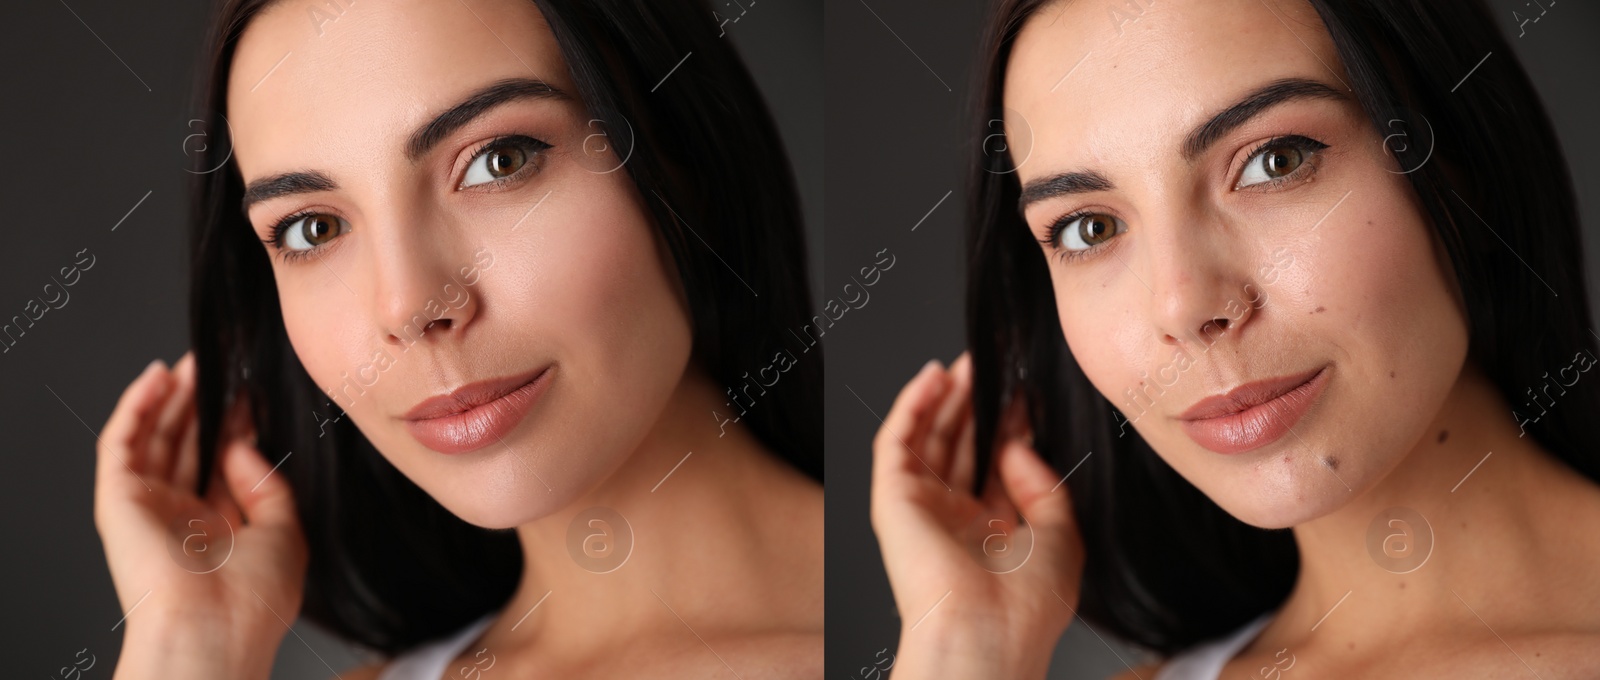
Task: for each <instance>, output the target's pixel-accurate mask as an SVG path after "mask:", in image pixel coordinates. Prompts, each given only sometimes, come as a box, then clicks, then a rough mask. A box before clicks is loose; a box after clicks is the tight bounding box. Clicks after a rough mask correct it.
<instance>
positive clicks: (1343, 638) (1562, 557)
mask: <svg viewBox="0 0 1600 680" xmlns="http://www.w3.org/2000/svg"><path fill="white" fill-rule="evenodd" d="M1556 408H1560V405H1557V406H1556ZM1520 434H1521V430H1520V428H1519V427H1518V425H1517V422H1516V421H1515V420H1514V419H1513V416H1512V409H1511V407H1510V405H1509V404H1507V403H1506V401H1505V399H1504V398H1503V397H1502V396H1501V395H1500V393H1499V391H1498V390H1497V389H1496V388H1495V386H1494V385H1493V384H1492V383H1491V382H1490V381H1489V380H1488V379H1487V377H1486V376H1484V375H1483V373H1482V372H1481V371H1479V370H1477V369H1476V367H1475V365H1474V364H1473V363H1471V362H1468V363H1467V364H1466V366H1465V367H1464V368H1463V370H1462V373H1461V377H1460V378H1459V379H1458V380H1457V383H1456V385H1455V388H1454V389H1453V390H1452V392H1451V394H1450V396H1449V398H1448V399H1447V400H1446V402H1445V405H1444V407H1443V408H1441V409H1440V412H1439V414H1438V415H1437V416H1436V418H1435V419H1434V422H1433V423H1432V424H1431V425H1430V426H1429V427H1428V429H1427V430H1426V432H1425V434H1424V435H1423V436H1422V438H1421V439H1420V440H1419V441H1418V443H1417V444H1416V446H1415V448H1414V449H1413V450H1412V451H1411V453H1410V454H1409V455H1408V456H1406V458H1405V459H1404V460H1403V461H1402V462H1401V463H1400V464H1399V465H1398V466H1397V467H1396V468H1395V469H1394V470H1393V471H1391V472H1390V473H1389V474H1388V475H1386V476H1385V477H1384V478H1383V479H1382V481H1380V482H1379V483H1378V484H1377V485H1375V486H1373V487H1372V488H1370V489H1368V490H1366V491H1365V492H1363V493H1361V494H1360V495H1359V496H1357V497H1356V498H1354V499H1353V500H1351V501H1350V502H1349V503H1348V504H1346V505H1345V506H1343V507H1341V508H1340V509H1339V510H1338V511H1336V512H1334V513H1332V514H1330V515H1326V516H1323V517H1320V518H1318V519H1316V520H1313V521H1311V522H1307V523H1304V524H1301V525H1298V526H1296V527H1295V528H1294V535H1295V541H1296V543H1297V544H1298V546H1299V550H1300V574H1299V579H1298V581H1297V582H1296V584H1295V587H1294V590H1293V592H1292V593H1291V595H1290V597H1289V600H1288V601H1287V602H1286V603H1285V605H1284V607H1283V608H1282V610H1281V613H1280V616H1279V617H1278V620H1276V621H1274V623H1273V625H1272V626H1271V628H1270V629H1269V634H1264V635H1263V636H1262V639H1261V640H1260V641H1258V644H1267V645H1271V646H1273V649H1277V648H1279V647H1282V646H1290V647H1292V646H1294V645H1295V644H1304V645H1312V644H1314V645H1318V646H1320V645H1323V644H1337V645H1338V646H1339V647H1340V648H1341V649H1342V648H1344V647H1345V646H1346V645H1348V644H1355V645H1361V646H1362V647H1363V648H1364V649H1373V648H1374V646H1377V647H1382V646H1383V645H1385V644H1395V643H1399V642H1400V641H1401V640H1402V639H1405V638H1406V637H1408V636H1410V635H1414V634H1420V635H1426V634H1428V633H1430V632H1438V631H1440V630H1442V629H1444V628H1446V627H1450V626H1461V625H1469V626H1472V627H1473V628H1472V629H1473V630H1481V629H1482V627H1483V626H1486V625H1488V621H1487V618H1485V619H1484V620H1479V619H1480V617H1489V616H1490V615H1491V614H1492V617H1493V620H1494V626H1493V630H1495V631H1497V632H1500V633H1503V632H1505V631H1506V630H1517V629H1521V630H1526V629H1527V628H1529V627H1531V626H1534V625H1538V624H1541V623H1543V624H1550V623H1552V622H1553V620H1554V619H1555V617H1556V616H1557V615H1558V612H1560V611H1563V608H1562V606H1561V602H1560V600H1561V598H1562V597H1563V596H1562V595H1561V594H1560V593H1561V592H1562V591H1563V590H1567V592H1568V596H1571V595H1573V594H1577V592H1579V590H1578V589H1580V588H1582V589H1585V591H1586V592H1593V591H1594V590H1595V586H1594V585H1592V584H1591V585H1588V586H1586V587H1585V586H1583V584H1582V583H1581V580H1580V579H1581V577H1580V578H1573V577H1574V575H1577V574H1582V573H1585V572H1586V571H1590V570H1574V569H1573V568H1572V567H1571V565H1573V564H1575V563H1583V562H1590V563H1592V560H1593V559H1594V558H1595V556H1596V552H1597V551H1596V550H1595V548H1593V547H1592V545H1593V541H1592V539H1591V538H1588V537H1581V536H1579V535H1578V534H1577V532H1575V531H1573V527H1582V526H1594V522H1595V521H1600V487H1596V486H1595V485H1594V484H1593V483H1592V482H1590V481H1589V480H1587V479H1586V478H1584V477H1582V476H1581V475H1579V474H1578V473H1576V472H1575V471H1573V470H1572V469H1571V468H1569V467H1567V466H1566V465H1564V464H1563V463H1561V462H1560V461H1558V460H1556V459H1555V458H1554V457H1553V456H1551V455H1550V454H1549V453H1548V452H1546V451H1545V450H1543V449H1542V448H1541V447H1540V446H1539V444H1538V443H1537V442H1535V441H1534V440H1533V438H1532V437H1529V436H1519V435H1520ZM1580 518H1587V520H1586V521H1584V520H1580ZM1430 534H1431V540H1430V539H1428V538H1427V536H1429V535H1430ZM1424 556H1425V557H1426V559H1425V560H1423V559H1422V558H1423V557H1424ZM1419 564H1420V566H1418V565H1419ZM1397 572H1405V573H1397ZM1567 584H1571V585H1572V589H1566V588H1564V587H1562V586H1564V585H1567ZM1486 612H1488V613H1486ZM1313 628H1315V632H1313ZM1457 630H1462V629H1460V628H1457ZM1253 647H1256V646H1254V645H1253Z"/></svg>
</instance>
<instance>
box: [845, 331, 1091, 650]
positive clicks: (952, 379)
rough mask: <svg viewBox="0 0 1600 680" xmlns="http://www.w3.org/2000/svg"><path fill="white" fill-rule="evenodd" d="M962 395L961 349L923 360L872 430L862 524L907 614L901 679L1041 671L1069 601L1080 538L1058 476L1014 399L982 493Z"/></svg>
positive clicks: (968, 407) (1072, 604) (968, 377)
mask: <svg viewBox="0 0 1600 680" xmlns="http://www.w3.org/2000/svg"><path fill="white" fill-rule="evenodd" d="M971 394H972V361H971V358H970V357H969V356H968V355H966V354H962V355H961V357H960V358H959V359H957V360H956V362H955V363H954V364H953V365H952V366H951V368H950V370H949V371H945V370H944V369H943V368H942V367H940V366H939V365H938V362H936V361H930V362H928V365H927V366H924V367H923V369H922V371H921V372H920V373H918V374H917V375H916V377H914V378H912V379H911V382H909V383H907V384H906V386H905V387H904V388H903V389H902V390H901V391H900V396H899V397H897V398H896V399H895V402H894V406H893V407H892V408H891V409H890V410H889V415H888V417H886V418H885V419H884V422H883V427H882V428H880V429H879V430H878V434H877V437H876V438H875V439H874V440H873V466H872V526H873V529H874V530H875V531H876V532H877V535H878V544H879V546H880V547H881V549H882V552H883V560H884V565H885V566H886V568H887V569H888V573H889V585H890V586H891V587H892V588H893V589H894V597H895V603H896V605H897V606H898V608H899V610H900V618H901V621H902V625H903V628H902V631H901V635H900V648H899V651H898V653H897V655H896V662H895V667H894V673H895V676H896V677H897V678H898V679H899V680H912V679H920V678H931V677H938V678H994V677H1005V678H1030V677H1031V678H1043V677H1044V675H1045V672H1046V671H1047V669H1048V667H1049V663H1050V655H1051V652H1052V651H1053V650H1054V649H1055V645H1056V641H1057V639H1058V638H1059V637H1060V636H1061V633H1062V632H1063V631H1065V630H1066V627H1067V624H1068V623H1070V622H1071V620H1072V613H1073V611H1074V610H1075V609H1076V608H1077V605H1078V587H1079V581H1080V579H1081V577H1082V573H1083V545H1082V540H1081V539H1080V537H1079V534H1078V527H1077V523H1076V521H1075V520H1074V518H1073V514H1072V504H1071V503H1070V501H1069V497H1068V492H1067V486H1066V485H1065V484H1061V483H1060V482H1061V481H1062V480H1061V478H1060V476H1059V474H1058V473H1057V472H1055V471H1054V470H1053V469H1051V468H1050V466H1049V465H1047V464H1046V463H1045V462H1044V460H1043V459H1041V458H1040V457H1039V455H1038V454H1037V453H1035V452H1034V450H1033V446H1032V433H1031V430H1030V428H1029V425H1028V421H1027V417H1026V411H1025V410H1024V408H1023V404H1022V402H1021V400H1020V399H1018V400H1014V401H1013V403H1012V404H1011V408H1010V409H1008V410H1007V412H1006V413H1005V415H1004V417H1003V421H1002V423H1001V427H1000V432H999V436H998V438H997V448H996V449H995V456H994V462H993V467H992V469H991V472H990V474H989V476H988V478H987V481H986V483H985V488H984V490H983V494H982V496H981V497H975V496H974V495H973V494H972V492H971V491H970V490H969V489H970V488H971V487H972V483H973V476H974V475H973V472H974V471H973V468H974V465H975V459H976V454H975V453H974V434H973V419H972V402H971ZM1020 518H1025V520H1026V521H1025V523H1024V522H1019V519H1020Z"/></svg>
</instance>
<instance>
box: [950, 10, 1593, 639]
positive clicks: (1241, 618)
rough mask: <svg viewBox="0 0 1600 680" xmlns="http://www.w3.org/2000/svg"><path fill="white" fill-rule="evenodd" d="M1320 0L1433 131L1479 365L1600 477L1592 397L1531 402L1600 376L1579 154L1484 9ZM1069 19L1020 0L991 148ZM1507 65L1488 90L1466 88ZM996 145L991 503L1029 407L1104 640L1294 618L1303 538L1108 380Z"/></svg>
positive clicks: (1430, 207) (1531, 431)
mask: <svg viewBox="0 0 1600 680" xmlns="http://www.w3.org/2000/svg"><path fill="white" fill-rule="evenodd" d="M1132 1H1134V2H1136V0H1132ZM1310 2H1311V4H1312V5H1313V6H1314V7H1315V9H1316V11H1317V13H1318V14H1319V15H1321V18H1322V22H1323V23H1324V24H1325V26H1326V28H1327V31H1328V33H1329V34H1330V35H1331V37H1332V39H1333V44H1334V46H1335V47H1336V49H1337V50H1338V53H1339V57H1340V59H1341V61H1343V62H1344V65H1345V68H1346V69H1347V71H1348V75H1347V77H1348V82H1349V85H1350V86H1351V87H1352V89H1353V90H1354V92H1355V95H1356V98H1357V99H1358V100H1359V102H1360V104H1361V106H1362V108H1363V109H1364V110H1365V111H1366V112H1367V114H1368V116H1369V118H1370V122H1371V123H1372V125H1373V128H1374V129H1376V130H1380V131H1389V130H1391V127H1390V121H1391V120H1393V119H1394V117H1395V115H1396V114H1397V113H1398V114H1400V115H1402V116H1406V119H1405V122H1406V123H1407V124H1409V125H1411V126H1415V128H1416V129H1417V130H1419V131H1420V130H1422V129H1424V125H1431V126H1432V129H1433V131H1434V133H1433V138H1434V139H1435V140H1436V147H1435V148H1434V149H1433V151H1432V154H1433V155H1432V157H1431V159H1430V158H1428V157H1427V156H1426V155H1425V154H1426V152H1427V151H1428V149H1427V148H1425V147H1424V145H1421V144H1412V145H1406V147H1405V148H1404V149H1403V150H1395V149H1391V150H1392V151H1395V155H1396V157H1397V158H1398V160H1399V162H1400V164H1401V167H1405V168H1417V169H1415V170H1413V171H1412V172H1410V173H1409V174H1408V175H1407V177H1408V178H1409V179H1410V181H1411V188H1412V190H1413V191H1414V192H1415V194H1416V197H1417V198H1418V199H1419V202H1420V204H1421V206H1422V208H1423V210H1424V213H1425V215H1426V216H1427V218H1428V220H1429V222H1430V223H1431V225H1432V227H1433V229H1434V230H1435V232H1436V233H1437V235H1438V237H1439V239H1440V240H1441V241H1442V242H1443V244H1444V248H1445V250H1446V252H1448V254H1449V257H1450V260H1451V262H1453V263H1454V265H1455V274H1456V282H1457V284H1458V285H1459V286H1460V289H1461V292H1462V294H1463V296H1464V298H1465V300H1466V306H1467V316H1468V334H1469V340H1468V345H1469V355H1470V357H1471V360H1473V361H1475V362H1476V363H1477V365H1478V366H1480V367H1481V368H1482V369H1483V370H1484V371H1485V372H1486V373H1487V375H1488V377H1489V378H1490V379H1491V380H1492V381H1493V383H1494V384H1495V385H1496V386H1497V387H1498V389H1499V390H1500V392H1501V393H1502V394H1503V395H1504V396H1505V397H1506V399H1507V401H1508V402H1509V403H1512V404H1523V406H1520V407H1518V408H1517V409H1516V410H1517V412H1518V415H1517V416H1513V414H1511V413H1507V414H1506V417H1507V418H1513V417H1516V418H1517V420H1518V421H1519V422H1524V423H1525V428H1526V432H1527V434H1528V435H1529V436H1532V437H1533V438H1534V439H1535V440H1537V441H1538V442H1539V443H1540V444H1541V445H1542V446H1543V447H1545V448H1546V449H1548V450H1549V451H1550V452H1551V453H1553V454H1554V455H1555V456H1556V457H1558V458H1560V459H1561V460H1562V461H1564V462H1566V463H1567V464H1568V465H1570V466H1572V467H1573V468H1574V469H1576V470H1577V471H1578V472H1579V473H1581V474H1583V475H1584V476H1586V477H1588V478H1589V479H1591V480H1600V425H1597V424H1596V423H1597V421H1596V420H1595V418H1594V414H1595V413H1600V392H1597V391H1596V390H1593V389H1589V388H1588V385H1587V383H1586V384H1584V385H1580V386H1577V387H1576V388H1573V389H1569V390H1567V391H1566V392H1565V393H1564V394H1563V395H1562V396H1560V397H1559V403H1557V404H1555V405H1554V406H1551V405H1549V404H1542V403H1538V404H1526V403H1525V402H1527V401H1528V400H1527V399H1524V398H1523V396H1522V395H1523V392H1524V390H1525V389H1527V388H1529V387H1533V386H1541V385H1543V384H1544V383H1545V382H1546V378H1545V377H1541V376H1548V375H1549V374H1550V373H1553V372H1555V371H1557V369H1559V368H1560V367H1564V366H1569V365H1572V364H1573V362H1574V360H1575V358H1576V357H1577V356H1578V353H1580V352H1588V353H1589V357H1590V359H1589V360H1590V361H1592V360H1593V356H1594V354H1593V352H1594V351H1595V342H1594V340H1595V339H1596V338H1595V337H1594V336H1593V335H1591V331H1590V329H1591V328H1592V327H1593V326H1592V325H1591V323H1590V312H1589V304H1588V295H1587V293H1586V288H1585V284H1584V269H1583V263H1582V261H1581V260H1580V257H1581V254H1582V252H1583V249H1582V248H1581V247H1580V243H1579V240H1580V239H1579V230H1578V214H1577V208H1576V202H1575V200H1574V196H1573V189H1572V181H1571V178H1570V177H1569V175H1568V171H1567V167H1566V163H1565V161H1564V159H1563V157H1562V154H1561V147H1560V145H1559V144H1558V143H1557V140H1556V136H1555V133H1554V131H1553V130H1552V127H1551V125H1550V121H1549V119H1548V118H1547V116H1546V114H1545V111H1544V109H1543V107H1542V106H1541V105H1540V102H1539V98H1538V95H1537V93H1536V92H1535V91H1534V89H1533V86H1532V85H1531V83H1530V82H1529V80H1528V77H1527V74H1526V73H1525V72H1524V71H1523V69H1522V66H1521V65H1520V64H1519V63H1518V62H1517V60H1516V58H1515V57H1514V56H1513V52H1512V50H1511V48H1510V46H1509V45H1508V44H1507V43H1506V41H1505V39H1504V37H1503V36H1502V35H1501V34H1500V33H1499V32H1498V31H1497V30H1496V28H1495V25H1494V22H1493V21H1492V20H1491V18H1490V15H1489V12H1488V9H1487V8H1486V7H1485V6H1484V4H1483V3H1482V1H1481V0H1462V1H1460V2H1450V3H1439V2H1434V1H1432V0H1310ZM1047 4H1049V2H1047V1H1045V0H1001V1H1000V2H998V4H997V7H996V11H995V12H994V13H993V14H992V15H991V22H990V24H989V26H988V28H987V31H986V34H985V37H984V42H983V45H984V46H983V48H982V52H981V59H982V60H983V61H982V63H981V66H980V69H981V70H980V71H979V74H978V78H977V79H976V81H975V82H976V83H977V87H978V89H977V91H976V93H975V94H976V97H975V98H974V100H973V104H974V114H975V115H974V119H973V123H972V127H971V129H972V131H973V134H974V135H989V134H993V129H992V127H991V126H989V124H988V123H989V122H990V121H992V120H995V119H997V118H999V117H1000V112H1001V111H1003V108H1002V107H1003V91H1002V88H1003V84H1004V82H1005V72H1006V65H1007V62H1008V60H1009V58H1010V56H1011V50H1012V45H1013V42H1014V40H1015V39H1016V36H1017V34H1018V32H1019V31H1020V30H1021V28H1022V26H1023V25H1024V23H1025V22H1026V21H1027V20H1028V19H1029V17H1031V16H1032V15H1033V14H1034V13H1035V12H1036V11H1037V10H1038V9H1039V8H1040V7H1042V6H1045V5H1047ZM1491 51H1492V52H1493V53H1494V56H1493V58H1492V59H1489V60H1488V61H1484V62H1483V63H1482V64H1479V66H1478V68H1477V70H1475V71H1473V72H1472V77H1471V80H1470V82H1467V83H1465V84H1464V85H1460V86H1458V87H1457V88H1456V89H1455V90H1454V91H1452V89H1451V85H1453V84H1456V83H1458V82H1460V81H1461V79H1462V76H1463V74H1465V73H1467V71H1468V70H1469V69H1471V68H1473V64H1476V63H1478V62H1479V61H1480V60H1482V59H1483V55H1484V54H1485V53H1486V52H1491ZM1406 111H1414V112H1416V116H1417V118H1412V117H1410V116H1409V115H1408V114H1405V113H1403V112H1406ZM1418 118H1420V120H1419V119H1418ZM994 146H995V145H994V144H993V143H992V142H991V143H990V144H989V148H988V149H985V148H984V147H983V145H982V144H980V143H978V142H976V141H975V142H974V143H973V144H972V145H971V148H972V149H973V152H972V157H971V159H970V162H969V164H968V170H967V173H968V192H969V198H970V200H969V201H968V211H969V212H968V216H967V217H968V221H967V224H968V230H967V246H968V254H969V259H968V263H967V271H968V281H967V304H966V314H967V341H968V344H969V346H970V347H971V351H972V360H973V367H974V391H973V405H974V417H975V420H976V426H975V429H976V432H977V439H978V466H977V470H978V471H979V475H978V479H977V487H976V488H978V489H981V488H982V485H983V484H984V477H985V475H984V473H985V472H987V470H988V461H989V460H990V458H991V457H992V455H993V451H992V448H993V443H992V442H993V440H994V436H995V433H996V431H997V423H998V421H999V416H1000V413H1002V409H1003V408H1004V406H1005V404H1006V403H1008V402H1009V401H1010V399H1011V398H1012V395H1014V394H1019V393H1020V394H1022V395H1024V396H1025V397H1026V399H1027V403H1028V405H1029V411H1030V413H1029V417H1030V420H1031V422H1032V424H1033V428H1034V433H1035V439H1034V445H1035V446H1036V447H1037V449H1038V451H1039V452H1040V454H1041V455H1042V456H1044V458H1045V459H1046V460H1047V461H1049V462H1050V463H1051V464H1052V465H1053V466H1055V467H1056V468H1057V469H1063V470H1064V469H1067V468H1068V467H1069V466H1071V465H1076V464H1078V463H1079V461H1080V460H1082V461H1083V462H1082V464H1081V466H1080V469H1079V470H1078V471H1077V472H1076V473H1074V474H1073V475H1072V476H1071V478H1070V479H1069V480H1068V484H1069V485H1070V488H1071V491H1072V500H1073V507H1074V511H1075V513H1076V515H1077V518H1078V522H1079V526H1080V527H1081V528H1082V531H1083V541H1084V545H1085V550H1086V551H1087V564H1086V567H1085V570H1084V576H1083V587H1082V606H1081V607H1080V608H1079V610H1078V611H1079V613H1080V614H1081V615H1082V616H1083V618H1084V619H1086V620H1088V621H1089V622H1091V623H1092V624H1093V625H1094V626H1095V627H1096V629H1104V630H1107V631H1109V632H1111V633H1113V634H1115V635H1117V636H1119V637H1121V638H1123V639H1125V640H1127V641H1130V642H1133V643H1135V644H1138V645H1141V646H1143V647H1145V648H1148V649H1151V650H1153V651H1156V652H1158V653H1161V654H1166V655H1170V654H1172V653H1175V652H1177V651H1180V650H1182V649H1184V648H1187V647H1190V646H1192V645H1194V644H1195V643H1197V642H1201V641H1204V640H1207V639H1210V638H1215V637H1217V636H1219V635H1223V634H1225V633H1227V632H1229V631H1231V630H1233V629H1235V628H1237V627H1238V626H1240V625H1243V624H1244V623H1245V622H1247V621H1249V620H1251V619H1252V618H1254V617H1256V616H1258V615H1260V614H1262V613H1264V612H1267V611H1270V610H1272V609H1274V608H1276V607H1278V606H1279V605H1281V604H1282V602H1283V601H1284V599H1285V598H1286V597H1287V595H1288V593H1289V590H1290V589H1291V588H1292V587H1293V585H1294V581H1295V578H1296V575H1297V572H1298V568H1299V554H1298V551H1297V549H1296V547H1295V543H1294V538H1293V534H1292V533H1291V532H1289V531H1285V530H1277V531H1269V530H1264V529H1259V528H1256V527H1253V526H1250V525H1248V524H1245V523H1244V522H1241V521H1239V520H1238V519H1236V518H1234V517H1233V516H1231V515H1229V514H1228V513H1227V512H1226V511H1224V510H1222V508H1221V507H1219V506H1218V505H1217V504H1216V503H1214V502H1213V501H1212V500H1211V499H1210V498H1208V497H1207V496H1206V495H1205V494H1203V493H1201V492H1200V490H1199V489H1197V488H1195V487H1194V485H1192V484H1190V483H1189V482H1188V481H1187V480H1185V479H1184V478H1183V477H1182V476H1180V475H1178V474H1177V472H1175V471H1174V470H1173V469H1172V468H1171V467H1170V466H1168V465H1167V464H1166V463H1165V462H1164V461H1163V460H1162V459H1161V458H1160V457H1159V456H1157V455H1156V453H1155V451H1153V450H1152V449H1151V448H1150V446H1149V445H1148V444H1147V443H1146V442H1145V441H1144V440H1143V439H1142V438H1141V437H1140V436H1139V434H1138V433H1137V432H1136V431H1134V430H1133V428H1132V427H1128V426H1126V418H1125V417H1123V414H1120V413H1117V412H1116V408H1115V407H1114V406H1113V405H1112V403H1111V402H1110V401H1108V400H1107V399H1106V398H1105V397H1104V396H1103V395H1101V394H1100V393H1099V392H1098V391H1096V390H1095V388H1094V386H1093V385H1092V384H1090V382H1089V380H1088V379H1087V378H1086V377H1085V376H1084V373H1083V371H1082V369H1081V368H1080V367H1079V365H1078V363H1077V362H1076V360H1075V359H1074V358H1073V356H1072V353H1071V351H1070V350H1069V349H1068V346H1067V344H1066V340H1065V338H1064V337H1063V336H1062V333H1061V325H1060V321H1059V319H1058V317H1057V311H1056V300H1055V295H1054V292H1053V289H1052V287H1051V280H1050V272H1049V270H1048V268H1047V266H1046V262H1045V259H1044V258H1043V257H1041V256H1040V255H1039V252H1038V245H1037V244H1036V243H1034V241H1033V239H1032V237H1031V236H1029V233H1028V231H1027V226H1026V224H1025V222H1024V221H1023V218H1022V215H1021V214H1020V211H1019V210H1018V207H1017V206H1018V197H1019V195H1020V187H1019V185H1018V180H1017V178H1016V175H1015V174H1014V173H1011V172H1009V171H1010V170H1011V167H1010V165H1009V164H1010V161H1009V160H1008V159H1007V158H1005V156H1004V154H993V153H985V151H986V150H987V151H991V152H992V151H993V147H994ZM1474 213H1476V214H1474ZM1479 216H1481V218H1482V219H1481V220H1480V219H1479ZM1486 225H1494V226H1493V228H1492V229H1493V230H1492V231H1491V228H1489V227H1486ZM1502 239H1503V240H1504V242H1502ZM1519 257H1520V259H1519ZM1524 261H1525V262H1524ZM1534 272H1537V274H1535V273H1534ZM1558 293H1559V297H1558V296H1557V294H1558ZM1124 428H1126V431H1125V432H1124ZM1091 451H1092V452H1094V455H1092V456H1089V455H1088V453H1089V452H1091ZM1085 456H1088V457H1087V459H1085Z"/></svg>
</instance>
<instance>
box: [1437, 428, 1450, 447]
mask: <svg viewBox="0 0 1600 680" xmlns="http://www.w3.org/2000/svg"><path fill="white" fill-rule="evenodd" d="M1449 438H1450V431H1449V430H1439V443H1440V444H1443V443H1444V440H1446V439H1449Z"/></svg>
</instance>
